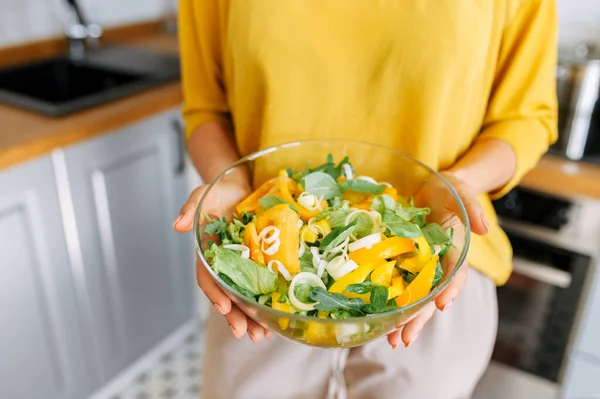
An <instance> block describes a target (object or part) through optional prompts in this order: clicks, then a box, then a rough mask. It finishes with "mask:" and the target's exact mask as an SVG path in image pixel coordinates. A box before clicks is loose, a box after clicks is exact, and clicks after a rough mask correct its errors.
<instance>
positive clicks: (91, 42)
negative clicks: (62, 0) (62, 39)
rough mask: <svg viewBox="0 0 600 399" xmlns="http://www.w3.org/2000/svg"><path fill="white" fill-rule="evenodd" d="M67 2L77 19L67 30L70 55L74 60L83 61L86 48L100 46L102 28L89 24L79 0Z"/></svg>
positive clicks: (68, 0)
mask: <svg viewBox="0 0 600 399" xmlns="http://www.w3.org/2000/svg"><path fill="white" fill-rule="evenodd" d="M66 1H67V3H68V4H69V6H70V8H71V10H72V12H73V14H74V17H75V18H74V19H75V20H74V21H72V22H71V23H69V24H68V25H67V27H66V29H65V34H66V36H67V37H68V38H69V55H70V57H71V58H73V59H82V58H84V57H85V51H86V46H89V47H95V46H96V45H97V44H98V39H99V38H100V37H101V36H102V27H100V25H97V24H91V23H88V21H87V19H86V18H85V16H84V15H83V13H82V12H81V8H80V7H79V5H78V4H77V0H66Z"/></svg>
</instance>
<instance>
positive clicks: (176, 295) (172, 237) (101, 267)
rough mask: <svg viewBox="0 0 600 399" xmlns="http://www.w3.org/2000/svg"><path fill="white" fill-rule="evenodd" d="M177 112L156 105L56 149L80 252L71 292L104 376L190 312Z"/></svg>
mask: <svg viewBox="0 0 600 399" xmlns="http://www.w3.org/2000/svg"><path fill="white" fill-rule="evenodd" d="M176 117H177V116H176V114H175V113H166V114H161V115H159V116H157V117H154V118H151V119H149V120H146V121H143V122H142V123H138V124H135V125H132V126H130V127H127V128H125V129H123V130H120V131H118V132H115V133H112V134H108V135H104V136H102V137H100V138H98V139H96V140H91V141H88V142H85V143H81V144H78V145H77V146H74V147H71V148H68V149H66V150H65V151H64V154H63V155H62V156H64V164H65V166H66V168H65V169H66V172H67V176H66V178H67V179H68V182H69V186H70V191H71V195H72V204H73V210H74V218H75V220H76V228H77V232H78V235H79V242H80V243H81V252H82V254H84V256H83V257H82V259H81V262H82V265H81V268H82V270H83V271H84V283H85V290H82V291H79V292H78V294H79V295H80V296H81V298H80V299H81V300H82V301H84V302H87V303H89V308H90V310H91V311H90V312H88V313H87V314H86V315H85V317H84V318H85V320H84V324H85V326H86V332H87V334H88V335H89V337H90V338H91V340H92V343H93V345H90V348H95V352H96V353H95V355H96V357H97V358H98V360H99V363H98V370H97V371H98V373H97V375H98V376H99V378H100V380H101V381H102V382H103V381H106V380H107V379H109V378H111V377H113V376H114V375H115V374H117V373H118V372H119V371H120V370H122V369H123V368H124V367H125V366H126V365H128V364H130V363H131V362H132V361H133V360H134V359H136V358H138V357H139V356H140V355H142V354H143V353H144V352H146V351H147V350H148V349H150V348H151V347H152V346H153V345H155V344H156V343H157V342H158V341H160V340H161V339H162V338H164V337H165V336H166V335H167V334H169V333H170V332H172V331H173V330H174V329H175V328H176V327H177V326H179V325H181V324H183V323H184V322H185V321H187V320H189V319H190V318H191V317H192V305H193V284H194V281H195V280H194V278H193V269H192V267H191V265H192V258H191V255H192V253H191V251H190V250H189V249H190V247H189V246H185V243H186V242H188V241H187V240H186V237H182V236H178V235H177V234H176V233H175V232H174V231H173V229H172V224H173V220H174V219H175V216H176V215H177V214H178V210H179V207H180V206H181V205H182V204H183V198H184V197H182V195H185V176H184V175H183V174H182V173H181V172H182V171H181V170H180V169H179V165H180V162H181V161H180V160H179V159H178V156H179V154H180V152H179V148H180V145H181V143H179V142H178V140H179V136H178V135H177V133H176V132H175V131H174V130H173V126H172V122H173V120H175V118H176ZM90 355H92V354H90Z"/></svg>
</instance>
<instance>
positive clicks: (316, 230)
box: [300, 224, 325, 242]
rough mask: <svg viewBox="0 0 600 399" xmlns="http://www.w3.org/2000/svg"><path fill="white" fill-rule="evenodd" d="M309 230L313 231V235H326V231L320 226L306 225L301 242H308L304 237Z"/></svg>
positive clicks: (301, 235) (301, 234)
mask: <svg viewBox="0 0 600 399" xmlns="http://www.w3.org/2000/svg"><path fill="white" fill-rule="evenodd" d="M308 230H310V231H312V232H313V233H315V234H317V235H319V234H321V235H324V234H325V231H324V230H323V228H322V227H321V226H318V225H316V224H308V225H306V229H304V230H303V231H302V233H300V241H303V242H306V238H304V235H305V234H306V232H307V231H308Z"/></svg>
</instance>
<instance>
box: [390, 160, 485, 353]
mask: <svg viewBox="0 0 600 399" xmlns="http://www.w3.org/2000/svg"><path fill="white" fill-rule="evenodd" d="M442 175H443V176H444V178H445V179H446V180H447V181H448V182H449V183H450V185H451V186H452V187H454V189H455V190H456V192H457V193H458V195H459V197H460V198H461V200H462V202H463V204H464V206H465V209H466V211H467V215H468V217H469V221H470V225H471V231H472V232H473V233H475V234H478V235H485V234H487V233H488V231H489V224H488V221H487V219H486V218H485V216H484V214H483V209H482V208H481V205H480V204H479V201H478V200H477V196H476V193H475V192H474V190H473V189H472V188H471V187H470V186H469V185H468V184H466V183H465V182H464V181H462V180H460V179H459V178H457V177H456V176H455V175H454V174H453V173H450V172H443V173H442ZM419 200H421V201H419ZM432 200H433V201H439V202H437V203H436V205H437V206H432V207H431V210H432V212H431V214H430V215H429V219H430V220H432V221H435V222H437V223H439V224H440V225H442V227H444V228H445V229H448V228H450V227H454V228H455V232H456V233H457V235H455V237H454V242H460V241H462V240H464V239H465V237H464V234H461V233H464V231H465V229H464V226H463V225H462V222H461V220H460V219H459V217H458V216H457V215H458V214H459V208H458V203H457V202H456V201H455V200H454V198H453V197H452V196H451V195H450V191H448V189H447V188H445V187H444V186H442V185H439V184H436V183H432V184H427V185H425V187H424V188H423V190H421V193H420V194H419V195H417V197H416V198H415V201H416V202H417V204H418V203H419V202H421V203H424V204H428V203H431V201H432ZM418 205H419V204H418ZM461 235H462V236H461ZM467 274H468V266H467V265H466V262H465V264H463V265H462V266H461V267H460V268H459V270H458V272H457V273H456V275H455V276H454V278H453V279H452V281H450V283H449V284H448V286H447V287H446V289H445V290H444V291H442V292H441V293H440V294H439V295H438V296H437V298H436V299H435V305H434V304H433V303H432V304H430V305H429V306H427V307H426V308H425V309H424V310H423V311H422V312H421V313H420V314H419V315H418V316H416V317H415V318H414V319H412V320H411V321H409V322H408V323H407V324H406V325H404V326H403V327H401V329H398V330H396V331H394V332H392V333H390V334H388V342H389V344H390V345H391V346H392V348H394V349H395V348H396V347H397V346H398V344H399V343H400V340H402V342H403V343H404V345H405V346H406V347H408V346H410V345H411V344H412V343H413V342H414V341H415V339H417V336H418V335H419V332H420V331H421V330H422V329H423V327H424V326H425V323H427V321H428V320H429V319H430V318H431V317H432V316H433V314H434V313H435V308H436V307H437V308H438V309H439V310H441V311H445V310H447V309H448V308H449V307H450V305H451V304H452V302H453V301H454V300H455V299H456V297H457V296H458V293H459V292H460V290H461V289H462V288H463V286H464V284H465V281H466V280H467Z"/></svg>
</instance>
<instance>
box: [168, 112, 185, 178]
mask: <svg viewBox="0 0 600 399" xmlns="http://www.w3.org/2000/svg"><path fill="white" fill-rule="evenodd" d="M171 127H172V128H173V131H174V132H175V134H176V135H177V158H178V159H177V165H176V166H175V173H177V174H178V175H180V174H182V173H183V172H184V170H185V135H184V132H183V125H182V124H181V122H180V121H179V119H173V120H171Z"/></svg>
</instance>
